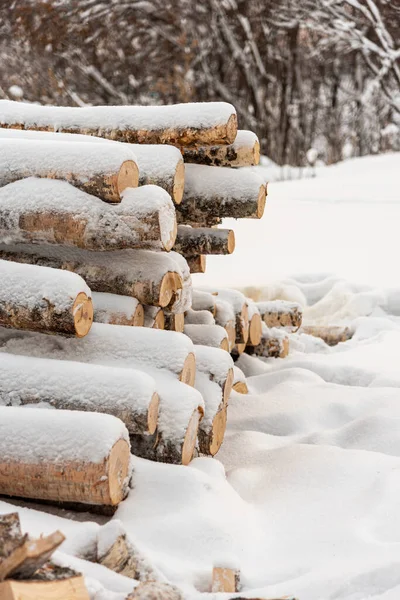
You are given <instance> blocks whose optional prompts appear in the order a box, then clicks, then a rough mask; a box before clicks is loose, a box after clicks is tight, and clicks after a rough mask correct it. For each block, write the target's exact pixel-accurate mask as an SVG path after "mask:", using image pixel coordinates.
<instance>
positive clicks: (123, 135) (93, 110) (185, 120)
mask: <svg viewBox="0 0 400 600" xmlns="http://www.w3.org/2000/svg"><path fill="white" fill-rule="evenodd" d="M0 125H1V126H2V127H9V128H14V129H40V130H42V131H64V132H67V133H83V134H86V135H95V136H99V137H104V138H108V139H111V140H116V141H119V142H128V143H139V144H172V145H178V146H187V145H193V144H199V143H202V144H205V145H210V144H230V143H232V142H233V141H234V139H235V137H236V134H237V117H236V111H235V109H234V107H233V106H232V105H231V104H228V103H226V102H203V103H187V104H175V105H170V106H90V107H83V108H81V107H73V108H71V107H69V106H68V107H67V106H40V105H38V104H27V103H23V102H13V101H10V100H1V101H0Z"/></svg>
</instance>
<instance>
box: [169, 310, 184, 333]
mask: <svg viewBox="0 0 400 600" xmlns="http://www.w3.org/2000/svg"><path fill="white" fill-rule="evenodd" d="M184 326H185V315H184V313H172V312H169V311H166V310H165V309H164V328H165V329H167V330H168V331H177V332H179V333H183V328H184Z"/></svg>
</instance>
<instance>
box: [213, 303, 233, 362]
mask: <svg viewBox="0 0 400 600" xmlns="http://www.w3.org/2000/svg"><path fill="white" fill-rule="evenodd" d="M215 322H216V324H217V325H220V326H221V327H223V328H224V329H225V331H226V333H227V334H228V341H229V352H232V350H233V347H234V346H235V343H236V315H235V311H234V310H233V306H232V304H230V303H229V302H226V301H225V300H221V298H219V297H218V296H217V299H216V311H215Z"/></svg>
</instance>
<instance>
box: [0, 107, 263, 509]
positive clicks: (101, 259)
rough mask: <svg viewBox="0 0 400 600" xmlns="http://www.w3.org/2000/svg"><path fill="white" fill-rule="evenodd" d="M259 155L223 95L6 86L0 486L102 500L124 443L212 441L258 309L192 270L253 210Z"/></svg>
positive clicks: (50, 496) (259, 195)
mask: <svg viewBox="0 0 400 600" xmlns="http://www.w3.org/2000/svg"><path fill="white" fill-rule="evenodd" d="M258 160H259V144H258V140H257V137H256V136H255V135H254V134H252V133H251V132H243V131H242V132H241V131H239V132H238V131H237V119H236V112H235V109H234V108H233V107H232V106H231V105H229V104H226V103H204V104H187V105H178V106H159V107H134V106H118V107H87V108H69V107H48V106H38V105H33V104H32V105H31V104H24V103H19V102H10V101H6V100H2V101H0V277H1V281H2V286H1V288H0V326H1V327H0V411H1V419H0V429H3V430H4V431H3V436H2V435H0V440H1V441H0V447H1V450H2V452H0V456H1V461H0V494H1V493H2V494H8V495H14V496H21V497H27V498H38V499H42V500H47V501H50V502H52V501H63V502H72V503H86V504H89V505H93V506H98V505H101V506H104V505H108V506H110V507H113V506H116V505H117V504H118V503H119V502H120V501H121V500H122V499H123V498H124V497H125V495H126V494H127V493H128V489H129V479H130V473H129V455H130V451H132V452H133V453H135V454H138V455H139V456H143V457H145V458H148V459H151V460H158V461H165V462H172V463H178V464H187V463H188V462H190V460H191V459H192V457H193V455H194V453H196V451H197V452H200V453H202V454H205V455H211V456H213V455H214V454H216V452H217V451H218V450H219V448H220V446H221V444H222V441H223V438H224V433H225V428H226V422H227V405H228V400H229V396H230V393H231V390H232V387H233V385H234V383H242V386H239V387H242V388H243V384H244V385H245V381H243V377H242V380H241V381H240V382H236V381H235V373H234V364H233V361H232V358H231V355H230V353H231V352H234V351H235V349H237V351H238V352H243V351H244V349H245V347H246V344H247V342H248V340H249V339H250V340H251V343H253V344H254V345H256V344H258V343H259V341H260V340H261V318H260V315H259V314H258V311H257V309H256V307H255V305H254V304H252V305H251V306H250V305H249V303H247V302H246V301H243V299H244V297H243V295H242V294H240V293H239V292H234V291H229V290H225V291H222V290H221V291H219V290H218V296H216V295H215V293H216V291H214V290H213V291H212V293H210V292H208V291H207V292H202V291H197V290H193V288H192V282H191V276H190V274H191V272H196V271H199V270H200V271H201V270H204V268H205V267H204V262H205V256H206V255H207V254H230V253H232V252H233V251H234V247H235V238H234V232H233V231H231V230H226V229H218V227H217V226H218V225H219V223H220V222H221V220H222V218H224V217H227V216H229V217H236V218H260V217H261V216H262V214H263V211H264V205H265V198H266V185H265V183H264V181H262V180H261V179H260V177H259V176H258V175H257V174H256V173H253V172H251V171H249V170H248V169H240V168H238V167H240V166H249V165H253V164H256V163H257V162H258ZM184 161H185V162H184ZM185 163H190V164H186V165H185ZM237 373H238V370H237V371H236V375H237ZM32 405H39V407H40V408H53V409H54V408H55V409H57V411H54V410H53V411H45V410H38V408H35V407H33V408H32ZM25 406H29V410H27V409H26V408H24V407H25ZM50 415H51V419H50V418H49V417H50ZM43 429H46V447H43V446H42V444H43V442H41V441H40V440H42V439H43V436H42V435H41V432H42V431H43ZM82 430H84V434H82ZM20 436H24V438H23V439H24V444H23V447H22V448H21V447H20V446H19V445H18V444H17V443H16V442H15V440H17V439H19V437H20ZM75 438H76V444H75V445H74V444H70V445H68V443H67V440H68V439H75ZM63 443H64V446H62V444H63ZM60 444H61V447H60ZM28 465H29V467H28ZM83 473H84V474H85V475H84V476H83V475H82V474H83ZM38 482H40V485H39V484H38ZM99 482H101V484H99Z"/></svg>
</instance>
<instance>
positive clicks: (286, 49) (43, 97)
mask: <svg viewBox="0 0 400 600" xmlns="http://www.w3.org/2000/svg"><path fill="white" fill-rule="evenodd" d="M0 58H1V69H0V98H11V99H23V100H26V101H38V102H41V103H50V104H68V105H72V106H84V105H86V104H127V103H131V104H132V103H140V104H158V103H174V102H190V101H205V100H224V101H227V102H231V103H232V104H234V105H235V107H236V109H237V111H238V115H239V123H240V127H241V128H242V129H245V128H248V129H252V130H253V131H256V132H257V134H258V135H259V137H260V140H261V144H262V151H263V153H264V154H266V155H268V156H269V157H270V158H272V159H273V160H274V161H276V162H277V163H279V164H292V165H303V164H306V163H307V153H308V150H310V148H312V149H315V150H316V151H318V156H319V157H320V158H321V159H322V160H324V161H325V162H327V163H332V162H336V161H338V160H340V159H341V158H343V157H347V156H352V155H353V156H356V155H364V154H369V153H376V152H381V151H386V150H391V149H393V150H400V0H303V1H302V2H299V1H296V0H202V1H200V2H195V1H193V0H151V1H150V0H108V1H99V0H16V1H11V0H0ZM310 155H315V156H316V152H315V151H314V150H313V152H311V154H310V153H308V156H310Z"/></svg>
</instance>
